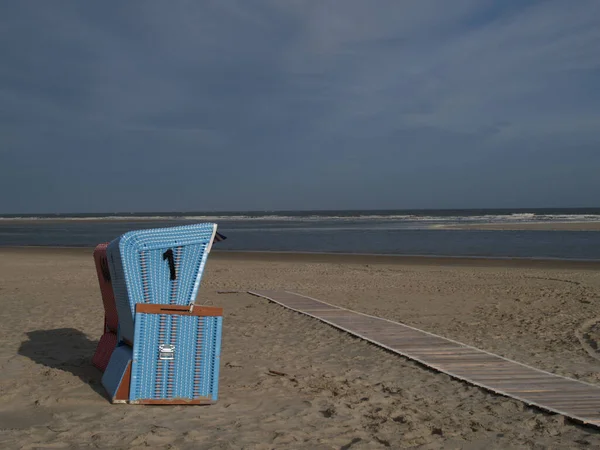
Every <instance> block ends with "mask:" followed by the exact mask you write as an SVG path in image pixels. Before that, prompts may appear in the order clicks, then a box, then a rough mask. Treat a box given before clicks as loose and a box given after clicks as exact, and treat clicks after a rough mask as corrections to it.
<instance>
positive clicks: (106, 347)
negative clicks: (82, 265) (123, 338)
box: [92, 243, 119, 372]
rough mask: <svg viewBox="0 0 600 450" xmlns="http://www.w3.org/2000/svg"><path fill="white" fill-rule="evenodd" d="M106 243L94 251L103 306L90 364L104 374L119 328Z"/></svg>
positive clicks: (115, 344) (115, 343)
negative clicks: (100, 334)
mask: <svg viewBox="0 0 600 450" xmlns="http://www.w3.org/2000/svg"><path fill="white" fill-rule="evenodd" d="M107 246H108V243H103V244H99V245H98V246H96V248H95V249H94V262H95V263H96V273H97V275H98V283H99V284H100V293H101V295H102V304H103V305H104V329H103V334H102V337H101V338H100V341H99V342H98V346H97V347H96V352H95V353H94V356H93V357H92V364H93V365H94V366H96V367H97V368H98V369H99V370H101V371H102V372H104V370H105V369H106V366H107V365H108V361H109V360H110V357H111V355H112V352H113V350H114V349H115V347H116V346H117V333H118V328H119V317H118V315H117V307H116V304H115V295H114V292H113V288H112V283H111V278H110V271H109V269H108V261H107V259H106V247H107Z"/></svg>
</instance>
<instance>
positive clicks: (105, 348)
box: [92, 331, 117, 372]
mask: <svg viewBox="0 0 600 450" xmlns="http://www.w3.org/2000/svg"><path fill="white" fill-rule="evenodd" d="M116 346H117V333H113V332H111V331H107V332H106V333H104V334H103V335H102V337H101V338H100V342H98V346H97V347H96V353H94V357H93V358H92V364H93V365H94V366H95V367H96V368H97V369H99V370H100V371H102V372H104V371H105V370H106V366H108V362H109V361H110V357H111V355H112V353H113V351H114V350H115V348H116Z"/></svg>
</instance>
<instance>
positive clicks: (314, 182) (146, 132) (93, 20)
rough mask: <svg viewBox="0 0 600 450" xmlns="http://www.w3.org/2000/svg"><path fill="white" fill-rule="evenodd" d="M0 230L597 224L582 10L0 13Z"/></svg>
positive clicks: (379, 4)
mask: <svg viewBox="0 0 600 450" xmlns="http://www.w3.org/2000/svg"><path fill="white" fill-rule="evenodd" d="M0 61H1V63H0V192H1V193H2V194H1V195H0V214H2V213H4V214H10V213H13V214H14V213H28V214H35V213H68V212H128V211H131V212H144V211H219V210H221V211H231V210H233V211H235V210H239V211H248V210H293V209H301V210H302V209H367V208H371V209H401V208H483V207H489V208H494V207H497V208H517V207H526V208H527V207H578V206H600V170H599V169H600V2H598V1H597V0H578V1H577V2H571V1H566V0H556V1H555V0H544V1H526V0H497V1H492V0H453V1H451V2H450V1H447V0H414V1H399V0H370V1H368V0H343V1H342V0H340V1H328V0H314V1H309V0H305V1H296V0H285V1H283V0H264V1H259V0H237V1H234V0H218V1H217V0H215V1H204V2H198V1H184V0H180V1H173V2H166V1H154V0H144V1H140V0H129V1H127V2H123V1H120V0H119V1H117V0H105V1H102V2H82V1H80V0H76V1H61V0H54V1H52V2H42V1H38V2H33V1H32V2H25V1H13V2H2V3H1V4H0Z"/></svg>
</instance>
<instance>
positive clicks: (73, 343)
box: [18, 328, 106, 398]
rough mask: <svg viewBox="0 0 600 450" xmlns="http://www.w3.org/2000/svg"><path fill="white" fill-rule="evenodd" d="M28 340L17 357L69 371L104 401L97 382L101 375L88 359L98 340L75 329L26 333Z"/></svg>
mask: <svg viewBox="0 0 600 450" xmlns="http://www.w3.org/2000/svg"><path fill="white" fill-rule="evenodd" d="M27 337H28V340H26V341H23V342H22V343H21V346H20V347H19V352H18V353H19V354H20V355H23V356H26V357H28V358H29V359H31V360H32V361H34V362H36V363H38V364H41V365H44V366H46V367H50V368H53V369H60V370H64V371H65V372H71V373H72V374H73V375H76V376H78V377H79V378H80V379H81V380H82V381H83V382H84V383H86V384H88V385H89V386H90V387H91V388H92V389H93V390H94V391H96V392H97V393H98V394H99V395H101V396H102V397H104V398H106V393H105V392H104V388H103V387H102V384H101V382H100V381H101V378H102V373H101V372H100V371H99V370H98V369H96V368H95V367H94V366H93V365H92V360H91V358H92V355H93V354H94V352H95V351H96V346H97V345H98V342H97V341H92V340H90V339H88V337H87V336H86V335H85V334H83V333H82V332H81V331H79V330H76V329H75V328H57V329H54V330H37V331H29V332H27Z"/></svg>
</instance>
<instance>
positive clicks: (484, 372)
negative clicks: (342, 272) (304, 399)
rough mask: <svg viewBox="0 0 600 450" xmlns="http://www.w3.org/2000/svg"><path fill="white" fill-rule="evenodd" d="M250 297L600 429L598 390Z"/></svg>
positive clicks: (289, 303) (335, 312)
mask: <svg viewBox="0 0 600 450" xmlns="http://www.w3.org/2000/svg"><path fill="white" fill-rule="evenodd" d="M249 293H250V294H252V295H256V296H258V297H262V298H266V299H268V300H270V301H272V302H275V303H278V304H280V305H281V306H284V307H286V308H288V309H291V310H294V311H297V312H299V313H302V314H306V315H308V316H311V317H314V318H316V319H319V320H321V321H323V322H325V323H327V324H329V325H332V326H334V327H336V328H338V329H341V330H344V331H346V332H348V333H350V334H353V335H355V336H357V337H360V338H362V339H365V340H367V341H369V342H371V343H373V344H375V345H379V346H381V347H384V348H386V349H388V350H391V351H393V352H395V353H398V354H400V355H402V356H404V357H407V358H409V359H413V360H415V361H418V362H420V363H421V364H424V365H426V366H429V367H431V368H433V369H436V370H438V371H440V372H443V373H446V374H447V375H450V376H452V377H454V378H458V379H460V380H463V381H466V382H469V383H471V384H474V385H476V386H479V387H481V388H484V389H487V390H489V391H492V392H494V393H497V394H500V395H504V396H508V397H512V398H514V399H517V400H520V401H523V402H525V403H527V404H528V405H532V406H537V407H539V408H541V409H544V410H546V411H550V412H554V413H557V414H561V415H564V416H566V417H569V418H571V419H573V420H576V421H578V422H581V423H584V424H588V425H593V426H595V427H599V428H600V386H597V385H593V384H590V383H586V382H583V381H579V380H574V379H572V378H567V377H563V376H561V375H556V374H553V373H550V372H546V371H543V370H540V369H536V368H534V367H531V366H527V365H525V364H522V363H519V362H516V361H512V360H509V359H507V358H504V357H502V356H498V355H494V354H492V353H489V352H486V351H484V350H480V349H477V348H475V347H471V346H468V345H466V344H463V343H460V342H457V341H454V340H451V339H447V338H444V337H442V336H438V335H435V334H433V333H429V332H427V331H423V330H419V329H418V328H414V327H411V326H408V325H404V324H401V323H398V322H393V321H391V320H387V319H383V318H381V317H374V316H369V315H367V314H363V313H359V312H356V311H351V310H348V309H345V308H341V307H338V306H335V305H331V304H329V303H326V302H321V301H319V300H316V299H313V298H310V297H306V296H303V295H300V294H295V293H292V292H282V291H249Z"/></svg>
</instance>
